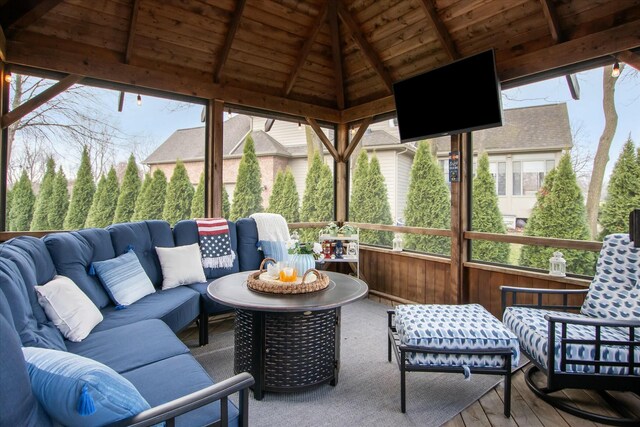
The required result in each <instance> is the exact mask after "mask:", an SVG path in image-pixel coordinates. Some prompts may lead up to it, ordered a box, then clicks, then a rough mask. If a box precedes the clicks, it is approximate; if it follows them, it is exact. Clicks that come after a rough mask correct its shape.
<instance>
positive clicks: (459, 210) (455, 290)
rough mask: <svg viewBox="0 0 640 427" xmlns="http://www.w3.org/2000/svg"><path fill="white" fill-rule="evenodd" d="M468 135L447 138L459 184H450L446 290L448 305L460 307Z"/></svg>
mask: <svg viewBox="0 0 640 427" xmlns="http://www.w3.org/2000/svg"><path fill="white" fill-rule="evenodd" d="M470 145H471V144H470V143H469V134H464V135H453V136H452V137H451V152H453V153H457V157H458V171H459V181H458V182H452V183H451V280H450V281H449V289H447V291H446V295H447V297H446V301H447V303H449V304H460V303H462V302H463V301H464V298H466V294H467V292H466V290H465V282H466V281H465V277H464V266H463V264H464V262H465V261H466V258H467V256H468V254H467V243H466V241H465V239H464V231H465V230H466V229H467V227H468V211H469V210H468V199H467V195H468V193H469V192H468V178H467V177H468V172H469V171H468V170H467V169H468V168H467V167H466V165H467V156H470V155H471V152H470V150H468V148H469V147H470Z"/></svg>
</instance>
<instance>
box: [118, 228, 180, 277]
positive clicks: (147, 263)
mask: <svg viewBox="0 0 640 427" xmlns="http://www.w3.org/2000/svg"><path fill="white" fill-rule="evenodd" d="M107 230H109V234H110V235H111V243H112V244H113V250H114V251H115V254H116V256H118V255H122V254H123V253H125V252H127V251H128V250H129V249H130V248H132V249H133V251H134V252H135V253H136V255H138V259H139V260H140V264H142V268H144V271H145V272H146V273H147V276H149V279H150V280H151V283H153V286H155V287H156V288H159V287H161V286H162V269H161V268H160V261H158V255H157V254H156V246H160V247H163V248H172V247H174V246H175V244H174V243H173V234H172V233H171V227H170V226H169V223H168V222H166V221H158V220H153V221H141V222H126V223H122V224H114V225H110V226H109V227H107Z"/></svg>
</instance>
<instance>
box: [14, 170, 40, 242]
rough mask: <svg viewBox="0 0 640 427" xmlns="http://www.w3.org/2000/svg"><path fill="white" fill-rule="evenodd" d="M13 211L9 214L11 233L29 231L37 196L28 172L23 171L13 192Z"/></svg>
mask: <svg viewBox="0 0 640 427" xmlns="http://www.w3.org/2000/svg"><path fill="white" fill-rule="evenodd" d="M11 193H12V195H11V211H10V212H9V230H10V231H28V230H29V227H30V225H31V220H32V219H33V205H34V203H35V200H36V196H34V194H33V189H32V187H31V180H29V175H27V171H25V170H23V171H22V175H21V176H20V179H19V180H18V182H17V183H16V184H15V185H14V186H13V190H11Z"/></svg>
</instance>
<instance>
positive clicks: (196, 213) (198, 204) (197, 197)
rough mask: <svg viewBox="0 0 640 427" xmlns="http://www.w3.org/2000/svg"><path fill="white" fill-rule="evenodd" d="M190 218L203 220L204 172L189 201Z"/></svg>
mask: <svg viewBox="0 0 640 427" xmlns="http://www.w3.org/2000/svg"><path fill="white" fill-rule="evenodd" d="M191 218H204V172H202V173H201V174H200V180H199V181H198V186H197V187H196V192H195V193H194V194H193V200H192V201H191Z"/></svg>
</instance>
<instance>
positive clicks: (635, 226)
mask: <svg viewBox="0 0 640 427" xmlns="http://www.w3.org/2000/svg"><path fill="white" fill-rule="evenodd" d="M629 239H631V241H632V242H633V247H634V248H639V247H640V209H634V210H632V211H631V213H630V214H629Z"/></svg>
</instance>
